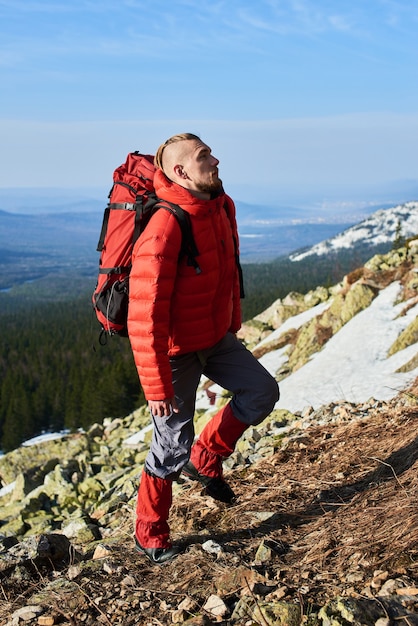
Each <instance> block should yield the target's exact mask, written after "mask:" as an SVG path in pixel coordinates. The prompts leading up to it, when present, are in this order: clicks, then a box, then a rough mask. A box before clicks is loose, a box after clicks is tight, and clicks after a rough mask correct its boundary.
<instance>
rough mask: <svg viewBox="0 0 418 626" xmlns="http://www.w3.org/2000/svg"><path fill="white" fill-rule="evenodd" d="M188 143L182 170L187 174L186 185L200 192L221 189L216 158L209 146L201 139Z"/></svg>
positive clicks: (209, 192) (210, 192)
mask: <svg viewBox="0 0 418 626" xmlns="http://www.w3.org/2000/svg"><path fill="white" fill-rule="evenodd" d="M185 143H188V144H190V146H188V148H189V149H188V150H187V152H186V153H185V155H184V158H183V170H184V172H185V173H186V174H187V177H188V181H187V182H188V184H187V187H188V188H189V189H191V190H194V191H198V192H201V193H208V194H212V193H213V192H216V191H220V190H221V189H222V181H221V179H220V178H219V176H218V163H219V161H218V159H217V158H215V157H214V156H213V155H212V154H211V150H210V148H209V146H207V145H206V144H204V143H203V142H201V141H188V142H185Z"/></svg>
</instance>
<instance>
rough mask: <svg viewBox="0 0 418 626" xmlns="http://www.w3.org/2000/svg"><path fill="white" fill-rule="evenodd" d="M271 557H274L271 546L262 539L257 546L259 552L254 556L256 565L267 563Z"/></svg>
mask: <svg viewBox="0 0 418 626" xmlns="http://www.w3.org/2000/svg"><path fill="white" fill-rule="evenodd" d="M271 558H272V551H271V548H269V546H267V545H266V544H265V543H264V541H262V542H261V543H260V545H259V546H258V548H257V552H256V555H255V558H254V563H255V564H256V565H261V564H263V563H267V562H268V561H271Z"/></svg>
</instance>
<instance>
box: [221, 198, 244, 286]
mask: <svg viewBox="0 0 418 626" xmlns="http://www.w3.org/2000/svg"><path fill="white" fill-rule="evenodd" d="M224 209H225V213H226V214H227V216H228V219H229V221H230V222H231V228H232V231H234V229H233V225H232V221H231V214H230V212H229V203H228V200H227V199H225V202H224ZM232 238H233V240H234V248H235V262H236V264H237V270H238V280H239V295H240V298H245V290H244V275H243V272H242V266H241V263H240V260H239V252H238V241H237V238H236V236H235V233H234V232H232Z"/></svg>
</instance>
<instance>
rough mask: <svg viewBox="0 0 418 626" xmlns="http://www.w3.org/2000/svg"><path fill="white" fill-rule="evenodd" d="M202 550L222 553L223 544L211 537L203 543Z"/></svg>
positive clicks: (210, 552)
mask: <svg viewBox="0 0 418 626" xmlns="http://www.w3.org/2000/svg"><path fill="white" fill-rule="evenodd" d="M202 550H204V551H205V552H208V553H209V554H220V553H221V552H222V546H220V545H219V543H216V541H213V540H212V539H209V540H208V541H205V542H204V543H202Z"/></svg>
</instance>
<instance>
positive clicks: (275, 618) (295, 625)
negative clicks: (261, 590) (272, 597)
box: [251, 602, 302, 626]
mask: <svg viewBox="0 0 418 626" xmlns="http://www.w3.org/2000/svg"><path fill="white" fill-rule="evenodd" d="M251 617H252V619H253V620H255V621H256V623H257V624H271V625H273V624H274V625H277V626H279V625H282V626H300V624H301V617H302V614H301V608H300V605H299V604H294V603H290V602H268V603H267V602H257V604H256V606H255V607H254V608H253V611H252V613H251Z"/></svg>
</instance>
